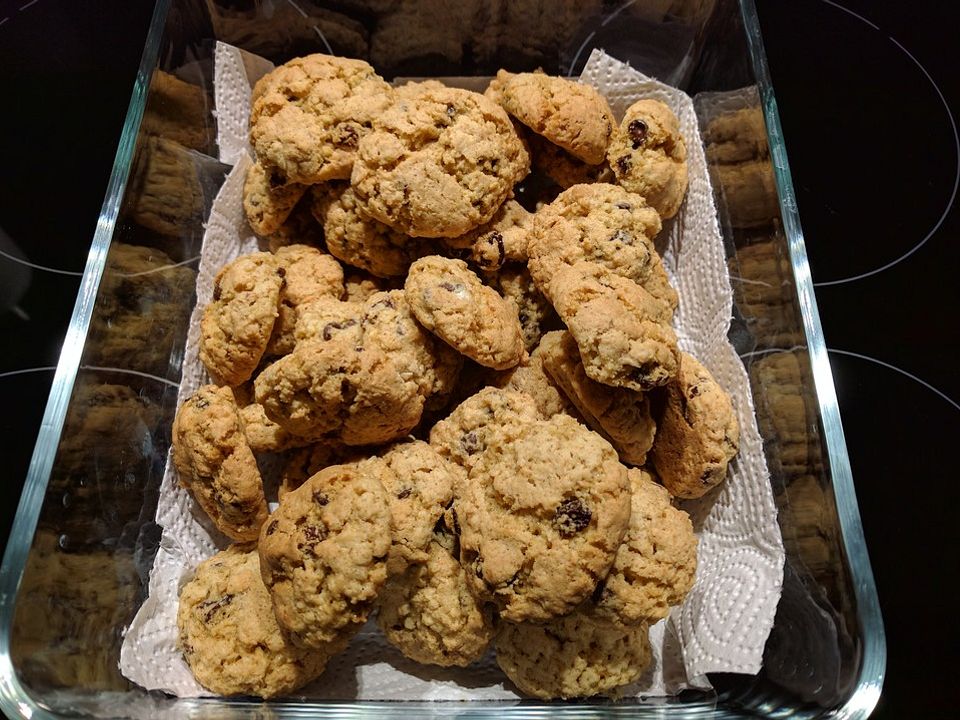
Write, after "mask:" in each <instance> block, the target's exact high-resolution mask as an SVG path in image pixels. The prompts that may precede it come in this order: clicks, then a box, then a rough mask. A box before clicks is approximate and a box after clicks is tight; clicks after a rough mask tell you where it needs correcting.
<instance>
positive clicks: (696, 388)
mask: <svg viewBox="0 0 960 720" xmlns="http://www.w3.org/2000/svg"><path fill="white" fill-rule="evenodd" d="M699 394H700V386H699V385H691V386H690V397H692V398H695V397H696V396H697V395H699Z"/></svg>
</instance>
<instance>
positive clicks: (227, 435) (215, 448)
mask: <svg viewBox="0 0 960 720" xmlns="http://www.w3.org/2000/svg"><path fill="white" fill-rule="evenodd" d="M172 444H173V463H174V465H175V466H176V468H177V474H178V476H179V478H180V484H181V485H183V487H185V488H186V489H187V490H189V491H190V494H191V495H193V497H194V498H195V499H196V501H197V503H198V504H199V505H200V507H201V508H203V510H204V512H206V513H207V515H208V516H210V519H211V520H212V521H213V524H214V525H216V527H217V529H218V530H219V531H220V532H222V533H223V534H225V535H227V536H229V537H231V538H233V539H234V540H253V539H255V538H256V537H257V535H258V534H259V532H260V526H261V525H262V524H263V522H264V520H266V517H267V501H266V498H265V497H264V495H263V481H262V480H261V479H260V470H259V469H258V468H257V461H256V459H255V458H254V457H253V452H251V450H250V446H249V445H248V444H247V440H246V437H245V436H244V433H243V424H242V422H241V420H240V415H239V412H238V411H237V404H236V401H235V400H234V397H233V391H232V390H231V389H230V388H218V387H216V386H214V385H204V386H203V387H201V388H200V389H199V390H197V392H196V393H194V394H193V395H192V396H191V397H190V399H188V400H187V401H186V402H184V403H183V405H181V406H180V409H179V410H178V411H177V416H176V418H175V419H174V421H173V438H172Z"/></svg>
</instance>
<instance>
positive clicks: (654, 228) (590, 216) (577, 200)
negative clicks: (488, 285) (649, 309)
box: [528, 183, 677, 322]
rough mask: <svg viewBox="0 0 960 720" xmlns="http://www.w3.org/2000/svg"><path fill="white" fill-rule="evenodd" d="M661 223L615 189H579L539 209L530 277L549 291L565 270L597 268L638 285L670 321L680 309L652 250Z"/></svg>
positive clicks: (639, 202) (639, 200)
mask: <svg viewBox="0 0 960 720" xmlns="http://www.w3.org/2000/svg"><path fill="white" fill-rule="evenodd" d="M659 232H660V218H659V217H658V216H657V213H656V211H655V210H653V208H651V207H649V206H648V205H647V204H646V202H644V200H643V198H642V197H640V196H639V195H635V194H633V193H629V192H627V191H626V190H623V189H622V188H619V187H617V186H616V185H608V184H604V183H597V184H594V185H575V186H574V187H572V188H570V189H569V190H566V191H565V192H563V193H561V194H560V195H559V196H558V197H557V198H556V200H554V201H553V202H552V203H550V204H549V205H548V206H547V207H545V208H543V209H542V210H540V211H539V212H538V213H537V214H536V216H535V218H534V224H533V230H532V231H531V233H530V244H529V246H528V252H529V254H530V273H531V274H532V275H533V278H534V280H536V281H537V283H538V284H539V285H540V286H541V287H546V286H547V285H548V284H549V282H550V278H551V277H552V276H553V274H554V273H555V272H556V271H557V268H558V267H559V266H560V265H563V264H566V265H572V264H573V263H575V262H578V261H580V260H587V261H589V262H594V263H597V264H598V265H602V266H603V267H605V268H607V269H608V270H611V271H612V272H613V273H615V274H617V275H619V276H620V277H624V278H627V279H629V280H632V281H633V282H635V283H637V284H638V285H640V286H641V287H643V289H644V290H646V291H647V292H648V293H650V294H651V295H653V296H654V297H655V298H657V300H658V301H659V302H660V304H661V305H662V312H661V315H660V319H661V320H663V321H666V322H669V321H670V320H671V318H672V317H673V311H674V310H675V309H676V307H677V292H676V291H675V290H674V289H673V288H672V287H670V283H669V281H668V279H667V273H666V271H665V270H664V268H663V262H662V261H661V259H660V256H659V255H658V254H657V251H656V249H655V248H654V245H653V239H654V237H656V235H657V233H659Z"/></svg>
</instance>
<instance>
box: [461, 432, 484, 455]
mask: <svg viewBox="0 0 960 720" xmlns="http://www.w3.org/2000/svg"><path fill="white" fill-rule="evenodd" d="M460 447H462V448H463V451H464V452H465V453H466V454H467V455H474V454H476V453H478V452H480V450H481V448H480V438H478V437H477V433H475V432H474V431H473V430H471V431H470V432H468V433H465V434H464V435H463V436H462V437H461V438H460Z"/></svg>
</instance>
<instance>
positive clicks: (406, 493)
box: [397, 488, 413, 500]
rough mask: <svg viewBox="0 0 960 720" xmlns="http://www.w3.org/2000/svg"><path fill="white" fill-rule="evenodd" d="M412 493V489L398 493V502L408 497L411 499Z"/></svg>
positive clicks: (405, 489)
mask: <svg viewBox="0 0 960 720" xmlns="http://www.w3.org/2000/svg"><path fill="white" fill-rule="evenodd" d="M412 492H413V490H411V489H410V488H404V489H403V490H401V491H400V492H398V493H397V500H405V499H407V498H408V497H410V493H412Z"/></svg>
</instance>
